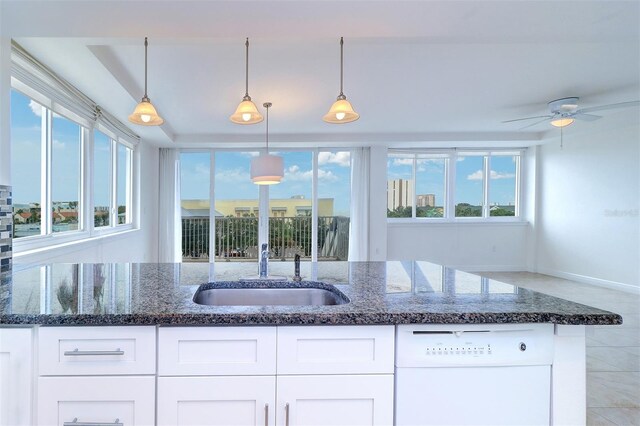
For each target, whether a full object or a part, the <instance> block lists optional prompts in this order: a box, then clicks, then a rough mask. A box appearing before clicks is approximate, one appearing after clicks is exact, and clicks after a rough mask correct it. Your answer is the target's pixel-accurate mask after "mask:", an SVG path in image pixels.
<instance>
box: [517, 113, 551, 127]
mask: <svg viewBox="0 0 640 426" xmlns="http://www.w3.org/2000/svg"><path fill="white" fill-rule="evenodd" d="M550 118H551V117H547V116H545V117H544V118H543V119H542V120H540V121H536V122H535V123H532V124H529V125H527V126H524V127H520V128H519V129H518V130H524V129H528V128H529V127H533V126H535V125H536V124H540V123H544V122H545V121H547V120H548V119H550Z"/></svg>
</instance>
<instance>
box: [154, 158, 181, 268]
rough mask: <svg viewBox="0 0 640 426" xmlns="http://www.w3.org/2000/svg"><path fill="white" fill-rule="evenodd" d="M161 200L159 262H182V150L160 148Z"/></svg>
mask: <svg viewBox="0 0 640 426" xmlns="http://www.w3.org/2000/svg"><path fill="white" fill-rule="evenodd" d="M159 198H160V201H159V206H158V208H159V210H158V211H159V215H158V221H159V224H158V233H159V236H158V244H159V246H158V262H169V263H174V262H180V261H181V258H182V247H181V244H182V219H181V209H180V151H178V150H177V149H173V148H160V197H159Z"/></svg>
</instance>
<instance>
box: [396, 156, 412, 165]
mask: <svg viewBox="0 0 640 426" xmlns="http://www.w3.org/2000/svg"><path fill="white" fill-rule="evenodd" d="M393 165H394V166H413V158H394V159H393Z"/></svg>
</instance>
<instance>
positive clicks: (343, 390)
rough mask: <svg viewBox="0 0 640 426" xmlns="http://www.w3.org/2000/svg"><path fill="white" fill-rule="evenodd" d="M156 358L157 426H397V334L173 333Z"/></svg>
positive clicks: (323, 329)
mask: <svg viewBox="0 0 640 426" xmlns="http://www.w3.org/2000/svg"><path fill="white" fill-rule="evenodd" d="M158 349H159V356H158V375H159V378H158V425H175V424H180V425H260V426H262V425H266V426H269V425H283V426H297V425H312V424H316V425H344V426H351V425H391V424H392V423H393V357H394V327H393V326H357V327H356V326H353V327H352V326H347V327H345V326H309V327H225V328H216V327H211V328H208V327H200V328H195V327H181V328H178V327H176V328H170V327H167V328H160V330H159V339H158ZM276 353H277V357H276Z"/></svg>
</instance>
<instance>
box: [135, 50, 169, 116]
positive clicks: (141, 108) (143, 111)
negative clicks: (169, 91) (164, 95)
mask: <svg viewBox="0 0 640 426" xmlns="http://www.w3.org/2000/svg"><path fill="white" fill-rule="evenodd" d="M148 46H149V42H148V41H147V37H145V38H144V96H143V97H142V100H141V101H140V103H139V104H138V105H137V106H136V109H135V110H133V114H131V115H130V116H129V121H130V122H132V123H134V124H140V125H142V126H159V125H161V124H162V123H164V120H163V119H162V117H160V116H159V115H158V112H157V111H156V109H155V107H154V106H153V104H152V103H151V99H149V97H148V96H147V48H148Z"/></svg>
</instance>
